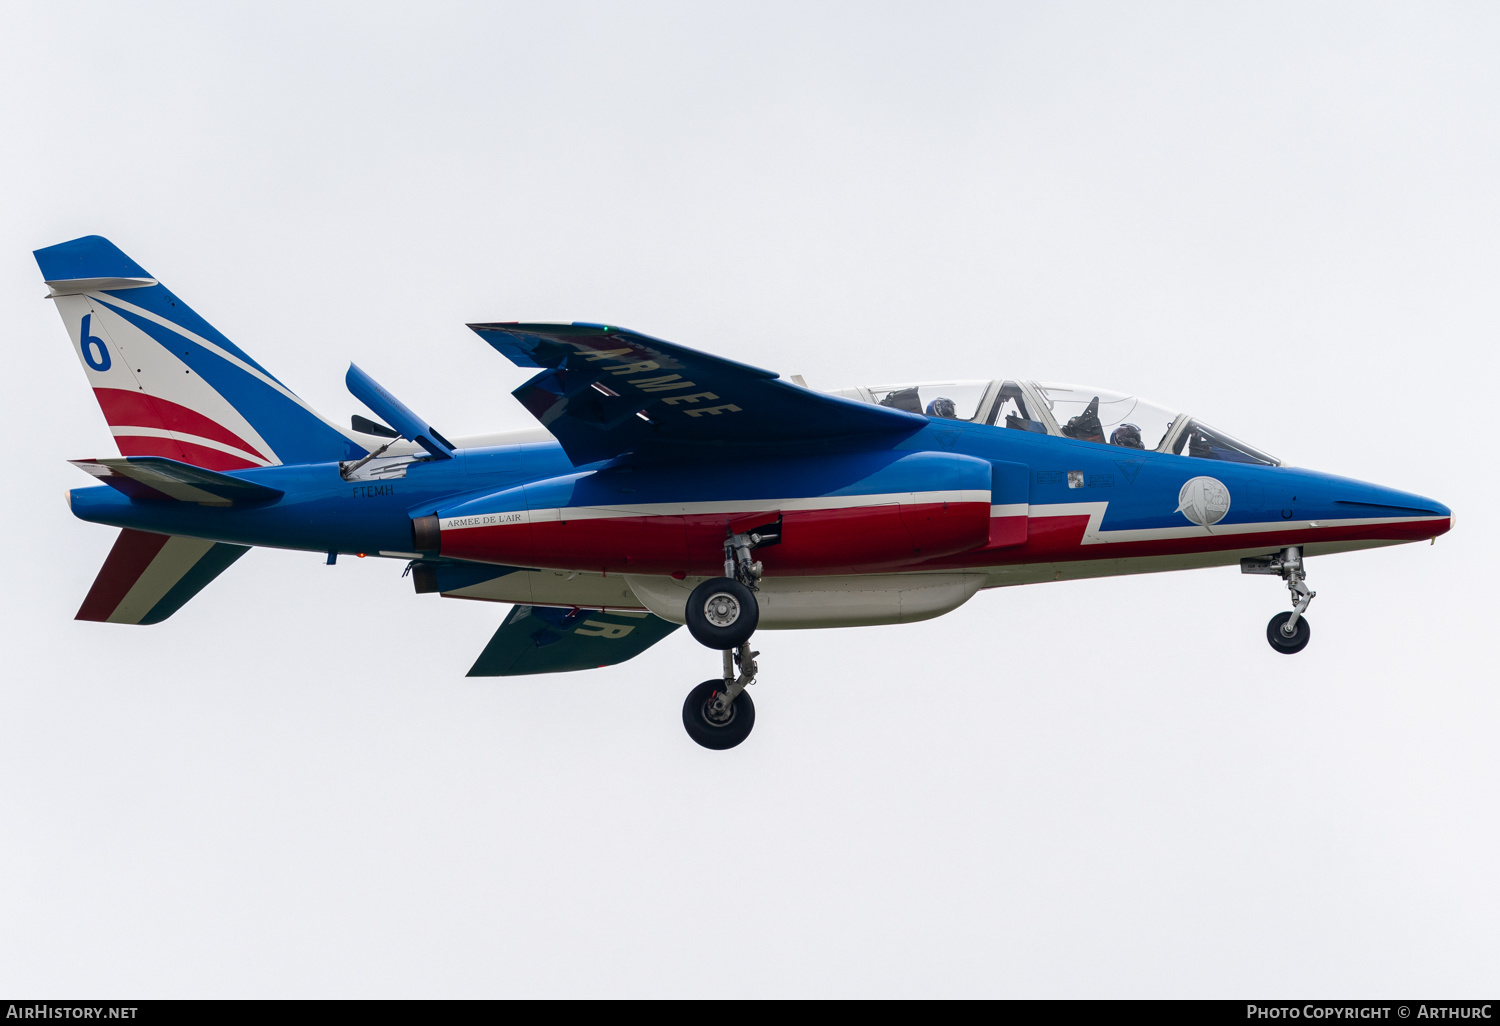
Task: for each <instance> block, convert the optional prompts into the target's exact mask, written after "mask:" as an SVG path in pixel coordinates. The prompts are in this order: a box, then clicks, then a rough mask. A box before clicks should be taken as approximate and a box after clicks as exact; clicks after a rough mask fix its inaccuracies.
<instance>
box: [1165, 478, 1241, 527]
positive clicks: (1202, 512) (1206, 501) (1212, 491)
mask: <svg viewBox="0 0 1500 1026" xmlns="http://www.w3.org/2000/svg"><path fill="white" fill-rule="evenodd" d="M1177 512H1178V513H1181V514H1182V515H1183V516H1185V517H1187V518H1188V519H1189V520H1191V521H1192V522H1193V523H1195V524H1197V525H1198V526H1199V527H1210V526H1212V525H1213V524H1217V523H1218V522H1219V521H1220V520H1223V519H1224V515H1225V514H1226V513H1228V512H1229V489H1228V488H1225V487H1224V482H1223V481H1220V480H1218V479H1217V478H1212V477H1195V478H1193V479H1192V480H1190V481H1188V482H1187V483H1186V484H1184V485H1183V486H1182V491H1180V492H1178V493H1177Z"/></svg>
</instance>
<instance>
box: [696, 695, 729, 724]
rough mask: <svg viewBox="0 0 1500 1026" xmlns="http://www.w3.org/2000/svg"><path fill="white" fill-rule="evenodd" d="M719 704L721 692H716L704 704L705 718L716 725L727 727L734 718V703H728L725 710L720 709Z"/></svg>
mask: <svg viewBox="0 0 1500 1026" xmlns="http://www.w3.org/2000/svg"><path fill="white" fill-rule="evenodd" d="M718 706H719V693H718V692H714V694H713V696H712V697H710V698H709V700H708V701H707V702H705V703H704V704H703V718H704V719H705V720H707V721H708V722H709V723H712V724H713V725H714V726H715V727H727V726H729V724H730V723H731V722H732V721H733V720H734V704H733V703H729V704H728V705H726V706H725V707H724V711H723V712H719V711H718Z"/></svg>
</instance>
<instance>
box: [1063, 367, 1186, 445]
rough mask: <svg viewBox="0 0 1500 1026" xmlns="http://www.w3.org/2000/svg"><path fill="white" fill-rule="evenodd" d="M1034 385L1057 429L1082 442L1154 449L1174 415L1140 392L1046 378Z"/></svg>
mask: <svg viewBox="0 0 1500 1026" xmlns="http://www.w3.org/2000/svg"><path fill="white" fill-rule="evenodd" d="M1036 388H1037V391H1038V392H1040V393H1041V395H1042V398H1043V399H1044V400H1045V401H1046V403H1047V407H1048V409H1049V410H1050V412H1051V413H1052V419H1053V420H1055V421H1056V422H1057V430H1058V433H1059V434H1061V435H1064V436H1065V437H1067V438H1077V439H1079V440H1081V441H1084V442H1099V443H1101V444H1106V445H1118V446H1120V447H1122V448H1125V449H1143V450H1155V449H1156V448H1158V447H1159V446H1160V445H1161V443H1162V440H1163V439H1164V438H1166V437H1167V432H1168V430H1169V429H1170V428H1171V427H1172V423H1173V422H1174V421H1175V420H1176V419H1177V414H1176V413H1175V412H1173V411H1172V410H1169V409H1167V408H1165V407H1163V406H1158V405H1156V404H1155V403H1153V402H1148V401H1147V400H1145V399H1142V398H1140V397H1139V396H1133V395H1122V394H1121V393H1119V392H1109V391H1106V390H1104V389H1102V388H1085V387H1083V386H1082V385H1059V384H1048V383H1046V382H1039V383H1038V384H1037V386H1036Z"/></svg>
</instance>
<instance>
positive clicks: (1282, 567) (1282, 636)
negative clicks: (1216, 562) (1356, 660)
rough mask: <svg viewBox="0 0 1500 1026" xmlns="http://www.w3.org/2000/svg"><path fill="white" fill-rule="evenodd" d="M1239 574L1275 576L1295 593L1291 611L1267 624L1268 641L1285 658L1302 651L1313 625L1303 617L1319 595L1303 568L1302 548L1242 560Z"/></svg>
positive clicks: (1294, 546) (1291, 548)
mask: <svg viewBox="0 0 1500 1026" xmlns="http://www.w3.org/2000/svg"><path fill="white" fill-rule="evenodd" d="M1240 572H1241V573H1246V574H1275V575H1276V576H1278V577H1280V578H1281V579H1282V580H1284V581H1286V587H1287V590H1288V591H1290V592H1291V593H1292V611H1291V612H1289V613H1277V614H1276V615H1275V616H1273V617H1271V622H1270V623H1268V624H1266V640H1267V641H1268V642H1270V643H1271V647H1272V648H1273V649H1275V650H1276V651H1278V652H1280V653H1282V654H1283V655H1292V654H1294V653H1296V652H1301V651H1302V650H1303V649H1304V648H1306V647H1307V643H1308V642H1309V641H1310V640H1312V625H1310V624H1309V623H1308V622H1307V617H1305V616H1303V615H1302V614H1304V613H1306V612H1307V607H1308V605H1309V604H1310V603H1311V602H1312V600H1313V599H1314V598H1316V597H1317V595H1318V593H1317V592H1315V591H1310V590H1308V587H1307V571H1306V570H1305V569H1304V568H1303V566H1302V549H1301V548H1300V547H1298V546H1296V545H1291V546H1288V547H1287V548H1284V549H1282V550H1281V551H1280V552H1278V553H1277V554H1276V555H1274V556H1257V557H1252V558H1250V559H1242V560H1240Z"/></svg>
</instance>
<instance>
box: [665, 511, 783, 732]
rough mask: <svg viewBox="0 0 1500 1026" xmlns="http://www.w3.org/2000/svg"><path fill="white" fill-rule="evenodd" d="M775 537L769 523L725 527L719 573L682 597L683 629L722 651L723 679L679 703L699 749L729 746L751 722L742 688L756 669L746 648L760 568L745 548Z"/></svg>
mask: <svg viewBox="0 0 1500 1026" xmlns="http://www.w3.org/2000/svg"><path fill="white" fill-rule="evenodd" d="M776 540H777V535H776V533H775V528H774V527H773V528H769V529H767V528H762V529H760V530H759V531H752V532H748V533H745V534H734V533H733V532H731V533H730V535H729V537H728V538H726V539H725V541H724V576H723V577H715V578H712V579H710V580H707V581H704V582H703V583H702V584H700V585H698V587H696V588H694V589H693V593H692V594H691V595H689V596H688V600H687V609H686V610H685V613H686V616H685V619H686V620H687V628H688V632H689V633H690V634H692V636H693V637H694V638H696V639H697V640H698V643H699V644H701V645H704V646H706V647H708V648H714V649H718V650H720V651H721V652H723V653H724V674H723V678H722V679H717V678H716V679H714V680H706V681H704V682H703V683H702V684H699V685H698V686H697V687H695V688H694V689H693V690H692V691H690V692H688V696H687V701H685V702H683V703H682V725H683V726H684V727H686V728H687V732H688V737H690V738H692V739H693V740H694V741H696V742H698V743H699V744H700V745H702V746H703V747H704V748H712V749H715V750H719V751H722V750H723V749H725V748H733V747H734V746H735V745H737V744H739V743H740V742H741V741H743V740H745V738H747V737H749V736H750V728H752V727H754V726H755V703H754V702H753V701H752V700H751V698H750V695H749V694H748V693H746V691H745V688H746V687H748V686H749V685H751V684H754V683H755V674H756V672H757V671H758V670H759V667H758V666H757V664H756V662H755V657H756V656H758V655H760V653H759V652H753V651H751V649H750V635H752V634H754V633H755V628H756V626H757V625H758V624H759V623H760V603H759V602H757V601H756V599H755V591H756V586H757V585H758V584H759V582H760V575H761V570H762V567H761V563H760V561H759V560H751V558H750V552H751V550H752V549H754V548H756V547H757V546H760V545H764V544H768V543H770V542H772V541H776ZM736 668H738V673H736Z"/></svg>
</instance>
